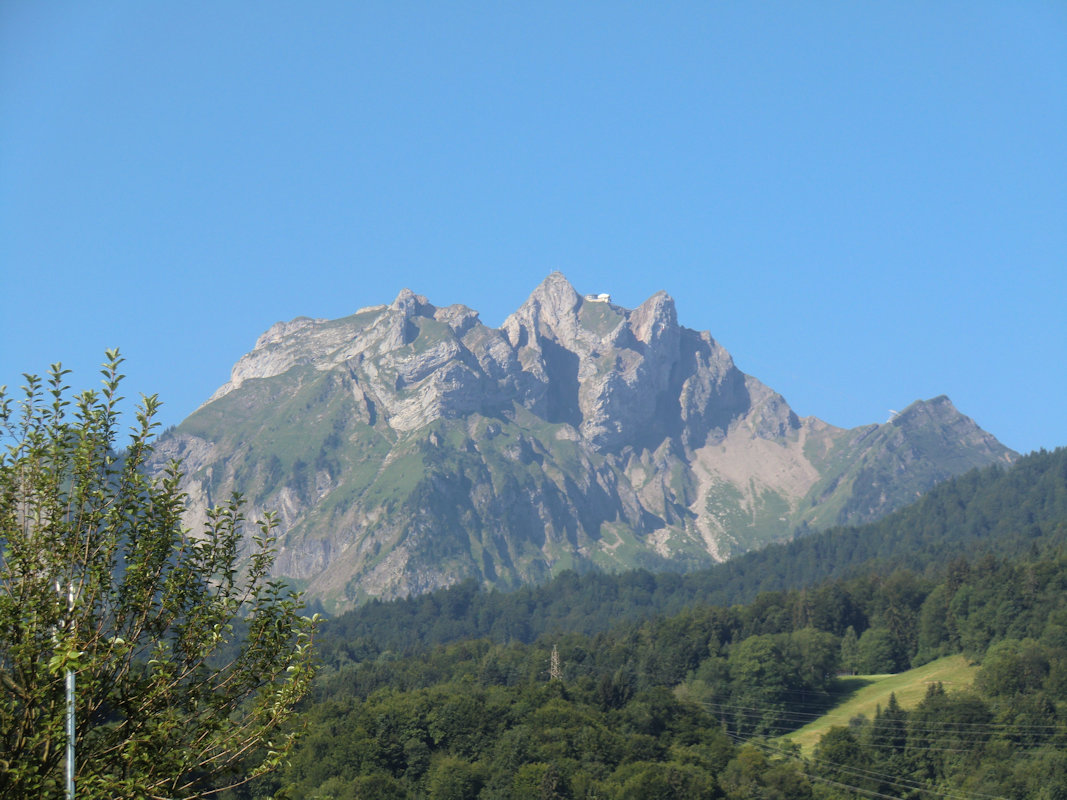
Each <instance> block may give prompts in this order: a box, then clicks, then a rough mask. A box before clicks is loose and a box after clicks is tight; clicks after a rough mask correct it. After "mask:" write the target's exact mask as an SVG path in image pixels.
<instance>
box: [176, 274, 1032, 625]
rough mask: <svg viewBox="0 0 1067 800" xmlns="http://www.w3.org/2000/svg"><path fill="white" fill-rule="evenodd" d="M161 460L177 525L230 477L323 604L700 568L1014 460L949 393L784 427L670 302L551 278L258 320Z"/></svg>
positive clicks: (876, 511) (767, 399)
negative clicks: (463, 301)
mask: <svg viewBox="0 0 1067 800" xmlns="http://www.w3.org/2000/svg"><path fill="white" fill-rule="evenodd" d="M595 288H597V289H603V288H608V287H595ZM157 452H158V454H159V457H160V458H161V459H163V460H165V459H166V458H167V457H169V456H179V457H183V458H185V460H186V462H185V463H186V469H187V475H188V478H187V481H186V485H185V488H186V490H187V491H188V492H189V496H190V498H191V500H190V507H191V509H192V510H191V514H192V518H190V519H189V520H188V524H190V525H191V526H194V525H196V524H197V523H198V522H202V521H203V519H204V518H205V516H204V515H206V513H207V509H208V508H210V506H211V504H212V503H213V502H215V501H216V500H217V499H218V498H220V497H225V496H227V495H228V493H229V492H230V491H233V490H236V491H240V492H242V493H245V494H246V495H248V496H249V497H252V498H254V501H253V503H254V506H255V507H254V508H251V509H250V511H249V515H250V516H257V515H259V514H261V513H262V512H265V511H275V512H277V513H278V517H279V521H280V526H279V535H280V537H281V538H280V540H279V541H280V543H281V547H280V553H279V560H278V569H279V570H280V571H281V573H282V574H284V575H287V576H289V577H291V578H298V579H300V580H304V581H307V582H308V583H307V585H308V587H309V592H310V593H311V594H312V595H313V596H316V597H319V598H322V599H323V600H324V602H326V604H327V606H328V607H330V608H343V607H346V606H347V605H350V604H351V603H352V602H356V601H358V600H360V599H365V598H366V597H370V596H386V597H389V596H403V595H404V594H409V593H412V592H419V591H424V590H426V589H430V588H434V587H435V586H440V585H443V584H446V583H450V582H452V581H454V580H458V579H460V578H463V577H468V576H470V577H477V578H478V579H480V580H483V581H486V582H489V583H496V584H498V585H501V586H504V585H511V586H513V585H515V584H516V582H520V581H526V580H539V579H541V578H543V577H545V576H547V575H548V574H550V573H551V572H552V571H553V569H555V568H556V565H576V564H584V565H592V564H596V565H600V566H602V567H605V568H608V569H617V568H629V567H632V566H635V565H637V564H642V565H645V566H648V565H655V564H659V565H662V566H669V567H671V568H683V567H688V566H695V565H699V564H703V563H707V562H708V561H710V560H721V559H723V558H726V557H728V556H729V555H731V554H733V553H738V552H741V551H743V550H745V549H749V548H751V547H754V546H758V545H759V544H762V543H765V542H768V541H773V540H776V539H781V538H785V537H788V536H789V535H791V533H792V531H793V530H794V529H795V527H796V526H797V525H800V524H804V525H811V526H813V527H817V526H820V525H826V524H833V523H839V522H851V521H865V520H868V519H873V518H876V517H877V516H880V515H881V514H884V513H886V512H887V511H889V510H892V508H895V507H897V506H899V505H900V504H901V503H903V502H907V501H909V500H911V499H914V497H916V496H917V494H918V493H919V492H920V491H923V490H925V489H926V488H929V487H930V486H931V485H933V484H934V483H935V482H936V481H938V480H942V479H944V478H945V477H948V476H949V475H953V474H958V473H960V472H962V471H965V470H966V469H969V468H971V467H973V466H979V465H981V464H986V463H991V462H993V461H998V460H1000V461H1003V460H1011V458H1012V457H1013V455H1014V454H1012V453H1011V452H1010V451H1008V450H1006V448H1004V447H1003V446H1001V445H1000V444H999V443H998V442H997V441H996V440H995V439H993V437H992V436H990V435H989V434H987V433H985V432H984V431H982V430H981V429H980V428H978V426H977V425H976V424H975V423H974V422H973V421H971V420H970V419H968V418H967V417H965V416H963V415H962V414H960V413H959V412H958V411H956V409H955V408H954V407H953V406H952V403H951V402H950V401H949V400H948V398H946V397H944V396H941V397H935V398H934V399H932V400H927V401H919V402H916V403H913V404H912V405H911V406H909V407H908V408H906V409H905V410H904V411H903V412H901V413H900V414H898V415H896V416H895V417H894V418H893V419H892V420H891V421H890V422H889V423H885V424H873V425H868V426H863V427H861V428H856V429H853V430H844V429H840V428H834V427H833V426H831V425H827V424H826V423H822V422H820V421H819V420H816V419H814V418H805V419H799V418H798V417H797V415H796V414H795V413H794V412H793V411H792V409H790V407H789V405H788V403H787V402H786V401H785V399H784V398H783V397H782V396H781V395H780V394H778V393H777V392H775V391H774V390H773V389H771V388H769V387H767V386H765V385H763V384H762V383H760V381H758V380H757V379H756V378H754V377H752V376H749V375H745V374H744V373H743V372H741V370H739V369H738V368H737V366H735V364H734V362H733V359H732V358H731V357H730V354H729V353H728V352H727V351H726V350H725V349H724V348H723V347H722V346H721V345H719V344H718V343H717V342H716V341H715V340H714V339H713V338H712V337H711V335H710V333H708V332H701V331H695V330H692V329H689V328H685V327H682V326H681V325H679V323H678V319H677V311H676V308H675V303H674V301H673V300H672V299H671V297H670V296H669V295H668V294H667V293H666V292H662V291H661V292H657V293H655V294H654V295H652V296H651V297H649V298H648V299H647V300H645V301H644V302H643V303H641V304H640V305H639V306H638V307H637V308H635V309H633V310H629V309H626V308H623V307H621V306H619V305H617V304H615V303H613V302H612V301H611V298H610V296H609V295H607V294H587V295H581V294H579V293H578V292H577V291H576V290H575V288H574V287H573V286H572V285H571V284H570V282H569V281H568V280H567V279H566V278H565V277H564V276H563V275H562V274H560V273H559V272H554V273H552V274H551V275H549V276H548V277H547V278H546V279H545V280H544V281H543V282H542V283H541V285H540V286H538V287H537V288H536V289H535V290H534V291H533V292H532V293H531V294H530V296H529V298H528V299H527V300H526V302H524V303H523V304H522V306H521V307H520V308H519V309H517V310H516V311H515V312H514V313H513V314H512V315H511V316H509V317H508V318H507V320H505V322H504V324H503V326H502V327H501V328H500V329H493V328H489V327H487V326H485V325H484V324H482V322H481V321H480V320H479V319H478V314H477V312H476V311H474V310H472V309H470V308H468V307H466V306H463V305H459V304H456V305H450V306H446V307H440V308H439V307H436V306H434V305H433V304H431V303H430V302H429V301H428V300H427V298H425V297H423V296H421V295H418V294H416V293H415V292H413V291H411V290H410V289H404V290H402V291H401V292H400V293H399V294H398V295H397V296H396V299H395V300H394V301H393V302H392V303H391V304H390V305H388V306H385V305H378V306H370V307H366V308H362V309H360V310H359V311H357V312H356V313H355V314H352V315H351V316H348V317H345V318H342V319H337V320H318V319H310V318H307V317H297V318H296V319H294V320H292V321H290V322H279V323H276V324H275V325H272V326H271V327H270V329H269V330H267V331H266V332H265V333H264V334H263V335H262V336H260V337H259V339H258V340H257V342H256V345H255V347H254V348H253V349H252V350H251V351H250V352H249V353H247V354H246V355H244V356H242V358H241V359H240V360H239V361H238V362H237V364H235V365H234V368H233V371H232V373H231V379H230V381H229V382H228V383H226V384H225V385H223V386H222V387H220V388H219V390H218V391H217V392H216V393H215V394H214V395H213V396H212V397H211V398H210V399H209V400H208V402H206V403H205V404H204V406H202V407H201V408H200V409H198V411H197V412H196V413H194V414H193V415H192V416H191V417H190V418H189V419H187V420H186V421H185V422H183V423H182V425H181V426H179V428H178V429H177V430H176V431H175V432H173V433H172V434H171V435H169V437H167V438H166V440H165V441H163V442H161V446H160V448H159V449H158V451H157ZM160 463H163V461H161V462H160ZM197 515H199V516H197Z"/></svg>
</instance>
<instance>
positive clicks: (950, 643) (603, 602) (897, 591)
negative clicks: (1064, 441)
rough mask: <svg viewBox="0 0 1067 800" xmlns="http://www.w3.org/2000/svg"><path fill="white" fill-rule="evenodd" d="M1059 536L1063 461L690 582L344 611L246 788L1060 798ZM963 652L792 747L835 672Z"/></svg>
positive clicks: (348, 793) (629, 578)
mask: <svg viewBox="0 0 1067 800" xmlns="http://www.w3.org/2000/svg"><path fill="white" fill-rule="evenodd" d="M1065 532H1067V451H1064V450H1057V451H1055V452H1054V453H1037V454H1034V455H1032V456H1028V457H1027V458H1024V459H1022V460H1020V462H1019V464H1018V466H1016V467H1014V468H1011V469H1006V470H1002V469H992V470H984V471H978V472H973V473H970V474H968V475H966V476H963V477H962V478H959V479H956V480H954V481H951V482H949V483H948V484H945V485H942V486H941V487H939V488H938V489H937V490H935V491H934V492H932V493H931V494H930V495H928V496H926V497H924V498H923V499H922V500H921V501H919V502H918V503H917V504H916V505H914V506H912V507H911V508H908V509H905V510H903V511H901V512H899V513H898V514H895V515H893V516H892V517H890V518H887V519H886V520H884V521H882V522H880V523H877V524H875V525H872V526H867V527H865V528H862V529H842V530H835V531H830V532H826V533H822V534H811V535H808V536H804V537H802V538H799V539H797V540H796V541H794V542H792V543H789V544H788V545H783V546H780V547H776V548H769V549H768V550H767V551H764V552H763V553H760V554H755V555H753V556H750V557H747V558H745V559H739V563H737V564H735V565H733V566H731V565H724V566H723V567H722V568H721V569H718V570H711V571H707V572H704V573H700V574H698V575H684V576H683V575H652V574H649V573H644V572H636V573H628V574H625V575H619V576H605V575H581V576H580V575H576V574H573V573H571V574H567V575H564V576H561V577H560V578H557V579H556V580H555V581H553V582H552V583H551V584H549V585H547V586H545V587H541V588H540V589H525V590H522V591H521V592H516V593H514V594H511V595H509V594H502V593H498V592H489V593H484V592H480V591H478V590H476V589H475V587H472V586H469V585H466V586H459V587H455V588H454V589H452V590H449V591H444V592H438V593H435V594H434V595H429V596H426V597H423V598H414V599H411V600H408V601H401V602H396V603H380V604H373V605H372V606H369V607H367V608H365V609H362V610H360V611H357V612H353V613H352V614H349V615H346V616H345V617H342V618H339V619H337V620H334V621H331V623H330V625H329V626H328V627H327V629H326V631H325V633H324V635H323V637H322V642H321V656H322V661H323V663H322V667H321V670H320V674H319V677H318V678H317V680H316V685H315V689H314V696H313V698H312V699H311V700H310V701H309V702H308V703H307V705H306V708H305V713H304V715H303V719H304V721H305V723H306V726H307V729H306V733H305V736H304V738H303V739H302V741H301V744H300V745H299V746H298V748H297V750H296V751H295V753H294V754H293V757H292V759H291V763H290V765H289V766H288V767H287V768H286V769H285V770H283V771H282V772H280V773H276V774H274V775H271V776H269V777H265V778H262V779H260V780H259V781H258V782H254V783H252V784H250V785H248V786H247V787H245V789H244V791H243V794H241V795H240V796H241V797H244V798H259V797H264V798H265V797H276V798H290V799H291V800H297V798H323V800H325V799H326V798H333V799H334V800H348V799H349V798H371V797H373V798H432V799H435V800H436V799H439V798H479V799H480V800H490V799H491V798H594V797H595V798H620V800H621V798H627V799H628V800H629V798H637V799H638V800H640V799H641V798H719V797H725V798H738V799H740V798H851V797H898V798H929V797H954V798H962V797H968V798H992V797H1006V798H1041V799H1042V800H1052V799H1053V798H1057V799H1058V798H1067V547H1065V542H1064V534H1065ZM746 576H747V577H746ZM731 592H732V593H733V595H732V596H731V594H730V593H731ZM724 593H725V594H724ZM956 653H959V654H963V655H964V656H966V657H967V658H968V659H969V660H971V661H972V662H974V663H976V664H979V665H980V666H979V668H978V670H977V673H976V676H977V677H976V679H975V682H974V685H973V687H970V688H966V689H962V690H961V689H959V688H957V687H943V686H941V685H939V684H931V685H930V686H929V687H928V690H927V693H926V696H925V698H924V699H922V701H921V702H920V703H918V705H917V706H915V707H912V708H903V707H901V706H900V705H899V704H898V703H897V702H896V700H895V698H893V699H891V700H890V702H889V703H888V704H887V706H886V707H885V708H879V709H878V710H877V712H876V713H875V714H874V715H872V716H871V717H870V718H862V717H857V718H854V719H852V720H851V721H849V722H848V724H847V725H844V726H842V727H836V728H832V729H831V730H830V732H829V733H827V734H826V735H824V736H823V738H822V740H821V741H820V743H819V744H818V745H817V746H816V748H815V750H814V751H813V752H811V753H801V752H800V750H799V749H798V748H797V747H795V746H794V745H791V744H790V742H789V739H788V734H789V733H790V732H791V731H794V730H796V729H798V728H799V727H801V726H802V725H804V724H805V723H806V722H807V721H809V720H811V719H813V718H815V717H816V716H818V715H820V714H822V713H824V712H825V711H826V710H827V709H828V708H829V707H830V706H831V705H833V704H834V703H835V702H837V701H838V700H840V698H841V694H840V687H839V684H840V680H839V678H838V676H839V675H841V674H856V673H859V674H869V673H885V672H897V671H901V670H904V669H907V668H909V667H912V666H917V665H920V664H924V663H927V662H930V661H932V660H934V659H937V658H939V657H941V656H944V655H948V654H956ZM783 737H785V738H783Z"/></svg>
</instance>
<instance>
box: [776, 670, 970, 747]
mask: <svg viewBox="0 0 1067 800" xmlns="http://www.w3.org/2000/svg"><path fill="white" fill-rule="evenodd" d="M976 672H977V667H976V666H975V665H974V664H972V663H971V662H970V661H969V660H968V659H967V658H966V657H965V656H962V655H954V656H945V657H944V658H939V659H937V660H936V661H931V662H930V663H929V664H923V665H922V666H921V667H916V668H915V669H909V670H907V671H906V672H899V673H897V674H895V675H855V676H851V677H842V678H838V687H839V693H840V695H841V697H842V698H843V699H842V701H841V702H840V703H838V704H837V705H835V706H834V707H833V708H831V709H830V710H829V711H827V712H826V713H825V714H823V715H822V716H821V717H819V718H818V719H815V720H812V721H811V722H809V723H808V724H807V725H805V726H804V727H803V728H800V729H799V730H796V731H794V732H793V733H790V734H789V735H788V736H786V737H783V738H784V739H787V740H788V741H791V742H793V743H795V744H798V745H800V749H801V751H802V752H804V753H805V754H807V753H810V752H811V750H812V749H813V748H814V747H815V745H816V744H817V743H818V741H819V739H821V738H822V736H823V734H824V733H826V732H827V731H828V730H830V728H832V727H834V726H847V725H848V724H849V721H850V720H852V719H854V718H856V717H860V716H862V717H864V718H866V719H868V720H870V719H874V716H875V714H876V713H877V710H878V709H879V708H885V707H886V706H887V705H888V704H889V696H890V695H895V696H896V698H897V702H898V703H899V704H900V707H901V708H903V709H910V708H914V707H915V706H917V705H919V702H920V701H921V700H922V699H923V697H924V696H925V695H926V692H927V690H928V689H929V687H930V686H931V685H933V684H935V683H940V684H942V686H944V688H945V689H946V690H952V691H956V690H959V689H965V688H967V687H968V686H970V685H971V684H972V683H973V682H974V676H975V673H976Z"/></svg>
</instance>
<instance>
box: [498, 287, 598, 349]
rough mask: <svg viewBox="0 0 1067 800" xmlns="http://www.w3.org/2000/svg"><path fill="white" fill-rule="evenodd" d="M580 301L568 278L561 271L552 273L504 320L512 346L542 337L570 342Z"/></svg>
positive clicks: (523, 344) (574, 332)
mask: <svg viewBox="0 0 1067 800" xmlns="http://www.w3.org/2000/svg"><path fill="white" fill-rule="evenodd" d="M581 304H582V298H581V296H580V295H579V294H578V292H576V291H575V289H574V287H573V286H571V283H570V281H568V280H567V279H566V278H565V277H564V275H563V273H562V272H553V273H552V274H550V275H549V276H548V277H547V278H545V279H544V280H543V281H542V282H541V285H540V286H538V287H537V288H536V289H534V290H533V292H532V293H531V294H530V296H529V297H528V298H527V299H526V302H525V303H523V304H522V305H521V306H519V308H518V310H517V311H515V313H514V314H512V315H511V316H509V317H508V318H507V319H506V320H504V324H503V326H502V329H503V330H504V332H505V333H506V335H507V337H508V340H509V341H510V342H511V344H512V346H513V347H523V346H525V345H527V344H530V343H531V342H536V340H537V339H538V338H542V337H543V338H548V339H552V340H557V341H567V342H570V341H573V340H574V338H575V337H576V336H577V333H578V309H579V308H580V307H581Z"/></svg>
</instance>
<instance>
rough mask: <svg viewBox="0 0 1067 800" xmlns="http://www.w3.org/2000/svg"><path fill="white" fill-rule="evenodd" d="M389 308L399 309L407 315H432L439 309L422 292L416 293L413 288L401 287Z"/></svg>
mask: <svg viewBox="0 0 1067 800" xmlns="http://www.w3.org/2000/svg"><path fill="white" fill-rule="evenodd" d="M389 308H391V309H392V310H393V311H399V312H400V313H401V314H403V315H404V316H405V317H432V316H433V315H434V312H435V311H436V310H437V309H436V308H434V306H432V305H431V304H430V301H429V300H427V299H426V298H425V297H423V296H422V295H421V294H415V293H414V292H413V291H411V289H401V290H400V294H398V295H397V296H396V300H394V301H393V302H392V304H391V305H390V306H389Z"/></svg>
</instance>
